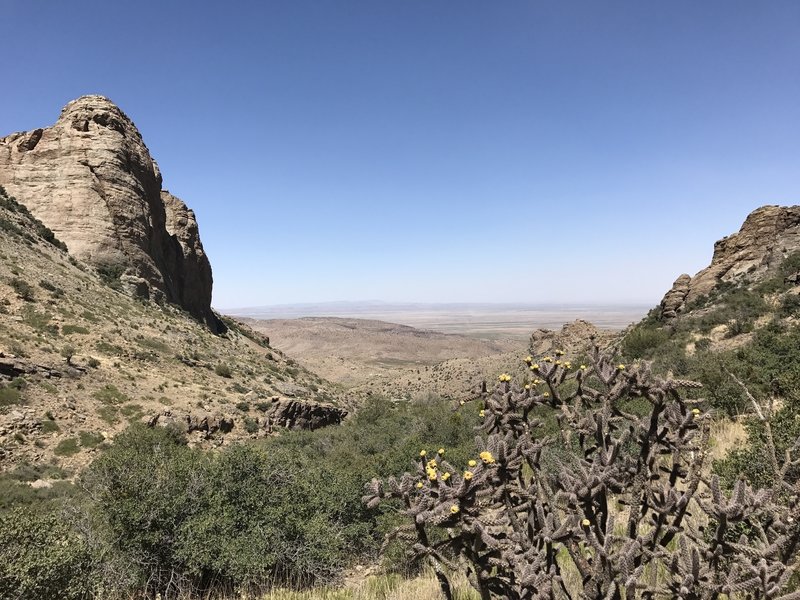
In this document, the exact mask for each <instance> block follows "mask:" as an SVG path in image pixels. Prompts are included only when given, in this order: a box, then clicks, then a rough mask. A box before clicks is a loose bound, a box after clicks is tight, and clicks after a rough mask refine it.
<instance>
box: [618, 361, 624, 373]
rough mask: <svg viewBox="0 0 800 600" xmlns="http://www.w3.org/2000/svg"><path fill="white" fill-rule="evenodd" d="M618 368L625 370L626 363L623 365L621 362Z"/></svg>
mask: <svg viewBox="0 0 800 600" xmlns="http://www.w3.org/2000/svg"><path fill="white" fill-rule="evenodd" d="M617 368H618V369H619V370H620V371H624V370H625V365H623V364H622V363H619V364H618V365H617Z"/></svg>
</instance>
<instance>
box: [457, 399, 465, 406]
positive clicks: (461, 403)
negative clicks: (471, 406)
mask: <svg viewBox="0 0 800 600" xmlns="http://www.w3.org/2000/svg"><path fill="white" fill-rule="evenodd" d="M458 404H459V406H464V405H465V404H466V402H464V401H463V400H459V402H458Z"/></svg>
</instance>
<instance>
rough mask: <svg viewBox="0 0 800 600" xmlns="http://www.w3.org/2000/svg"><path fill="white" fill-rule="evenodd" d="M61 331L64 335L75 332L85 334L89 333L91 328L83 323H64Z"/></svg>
mask: <svg viewBox="0 0 800 600" xmlns="http://www.w3.org/2000/svg"><path fill="white" fill-rule="evenodd" d="M61 333H63V334H64V335H71V334H73V333H78V334H81V335H85V334H87V333H89V330H88V329H87V328H86V327H84V326H83V325H62V326H61Z"/></svg>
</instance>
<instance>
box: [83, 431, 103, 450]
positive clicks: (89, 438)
mask: <svg viewBox="0 0 800 600" xmlns="http://www.w3.org/2000/svg"><path fill="white" fill-rule="evenodd" d="M78 437H79V438H80V441H81V446H83V447H84V448H96V447H97V446H99V445H100V444H102V443H103V442H104V441H105V438H104V437H103V436H102V435H101V434H100V433H96V432H93V431H81V432H80V433H79V434H78Z"/></svg>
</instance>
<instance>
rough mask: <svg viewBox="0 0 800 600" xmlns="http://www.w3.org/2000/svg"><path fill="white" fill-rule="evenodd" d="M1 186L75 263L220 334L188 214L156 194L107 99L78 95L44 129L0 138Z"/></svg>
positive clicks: (144, 161) (153, 174)
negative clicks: (53, 236)
mask: <svg viewBox="0 0 800 600" xmlns="http://www.w3.org/2000/svg"><path fill="white" fill-rule="evenodd" d="M0 184H1V185H3V186H4V187H5V188H6V189H7V190H8V191H9V192H10V193H11V194H13V195H14V196H16V198H17V200H19V201H20V202H22V203H23V204H24V205H25V206H27V207H28V209H29V210H30V211H31V213H33V215H34V216H35V217H37V218H38V219H39V220H40V221H42V222H43V223H44V224H45V225H46V226H47V227H49V228H50V229H51V230H52V231H53V232H54V233H55V234H56V236H57V237H58V239H60V240H62V241H63V242H65V243H66V245H67V247H68V249H69V252H70V253H71V254H72V255H74V256H75V257H77V258H79V259H81V260H85V261H87V262H89V263H91V264H93V265H95V266H97V267H99V268H100V269H101V270H106V272H111V273H114V274H116V275H120V281H121V283H122V284H123V285H124V286H125V287H127V288H128V289H129V291H131V292H132V293H135V294H137V295H139V296H144V297H148V298H151V299H153V300H155V301H163V300H166V301H168V302H173V303H176V304H178V305H180V306H182V307H183V308H185V309H186V310H187V311H188V312H189V313H191V314H192V315H193V316H194V317H196V318H197V319H199V320H201V321H203V322H205V323H207V324H208V325H209V326H210V327H211V329H212V330H214V331H222V330H224V325H222V323H221V322H220V321H219V320H218V319H217V317H216V316H215V315H214V313H213V311H212V310H211V286H212V276H211V266H210V264H209V261H208V258H207V257H206V255H205V252H204V251H203V246H202V244H201V242H200V236H199V233H198V229H197V221H196V220H195V218H194V214H193V213H192V211H191V210H189V209H188V208H187V207H186V205H185V204H184V203H183V202H181V201H180V200H179V199H178V198H176V197H175V196H172V195H171V194H169V193H168V192H166V191H163V190H162V189H161V173H160V171H159V169H158V165H157V164H156V163H155V161H154V160H153V159H152V157H151V156H150V152H149V151H148V149H147V146H145V144H144V141H143V140H142V136H141V134H140V133H139V131H138V130H137V128H136V126H135V125H134V124H133V122H132V121H131V120H130V119H129V118H128V117H127V115H125V113H123V112H122V111H121V110H120V109H119V108H118V107H117V106H116V105H115V104H114V103H113V102H111V101H110V100H109V99H108V98H105V97H103V96H83V97H81V98H79V99H77V100H74V101H72V102H70V103H69V104H67V106H66V107H65V108H64V109H63V110H62V111H61V116H60V117H59V118H58V121H56V123H55V124H54V125H53V126H52V127H48V128H46V129H36V130H34V131H28V132H23V133H14V134H11V135H9V136H7V137H5V138H0Z"/></svg>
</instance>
